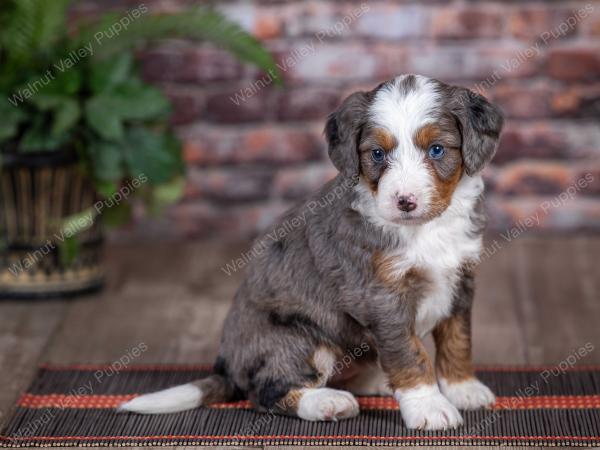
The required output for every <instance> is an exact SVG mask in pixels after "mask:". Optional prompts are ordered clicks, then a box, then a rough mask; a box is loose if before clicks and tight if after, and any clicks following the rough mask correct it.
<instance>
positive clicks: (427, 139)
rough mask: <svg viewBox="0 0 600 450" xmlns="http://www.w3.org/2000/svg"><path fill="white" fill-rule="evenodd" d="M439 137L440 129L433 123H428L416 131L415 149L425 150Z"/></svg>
mask: <svg viewBox="0 0 600 450" xmlns="http://www.w3.org/2000/svg"><path fill="white" fill-rule="evenodd" d="M439 136H440V129H439V127H438V126H437V125H436V124H434V123H429V124H427V125H425V126H423V127H421V128H419V129H418V130H417V132H416V133H415V138H414V143H415V145H416V146H417V147H419V148H421V149H424V150H427V149H428V148H429V146H430V145H431V144H432V143H433V142H435V140H436V139H438V138H439Z"/></svg>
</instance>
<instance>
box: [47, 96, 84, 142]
mask: <svg viewBox="0 0 600 450" xmlns="http://www.w3.org/2000/svg"><path fill="white" fill-rule="evenodd" d="M80 116H81V111H80V109H79V105H78V104H77V102H76V101H75V100H73V99H64V101H63V102H62V104H61V105H60V106H59V108H58V109H57V110H56V112H55V114H54V123H53V124H52V134H53V135H54V136H59V135H61V134H63V133H66V132H67V131H68V130H69V129H70V128H72V127H73V126H74V125H75V124H76V123H77V121H78V120H79V117H80Z"/></svg>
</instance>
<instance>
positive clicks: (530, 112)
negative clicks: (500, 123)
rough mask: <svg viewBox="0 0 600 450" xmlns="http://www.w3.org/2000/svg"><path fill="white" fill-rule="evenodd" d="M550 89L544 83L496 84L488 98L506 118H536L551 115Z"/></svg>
mask: <svg viewBox="0 0 600 450" xmlns="http://www.w3.org/2000/svg"><path fill="white" fill-rule="evenodd" d="M552 94H553V90H552V88H551V87H550V86H549V85H548V84H546V83H536V84H534V85H513V84H498V85H496V86H494V87H493V88H492V91H491V92H490V95H489V98H490V99H491V100H492V101H494V102H496V103H497V104H498V105H499V106H500V107H501V108H502V110H503V111H504V113H505V114H506V116H507V117H515V118H524V119H529V118H538V117H548V116H550V115H551V107H550V101H551V96H552Z"/></svg>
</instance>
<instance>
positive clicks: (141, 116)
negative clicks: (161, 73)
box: [113, 83, 170, 120]
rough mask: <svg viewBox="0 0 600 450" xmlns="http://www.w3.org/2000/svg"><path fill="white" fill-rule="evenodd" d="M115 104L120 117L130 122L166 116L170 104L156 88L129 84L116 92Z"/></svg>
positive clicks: (120, 87) (118, 88)
mask: <svg viewBox="0 0 600 450" xmlns="http://www.w3.org/2000/svg"><path fill="white" fill-rule="evenodd" d="M113 95H114V97H113V98H114V102H115V104H117V105H118V106H117V108H118V113H119V116H121V117H122V118H124V119H129V120H147V119H154V118H158V117H161V116H165V115H166V113H168V112H169V111H170V103H169V101H168V100H167V99H166V98H165V96H164V95H163V94H162V93H161V92H160V91H159V90H158V89H156V88H153V87H151V86H148V85H144V84H137V83H127V84H123V85H121V86H119V87H117V88H116V89H115V91H114V94H113Z"/></svg>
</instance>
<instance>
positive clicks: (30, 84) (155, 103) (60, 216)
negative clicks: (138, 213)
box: [0, 0, 276, 298]
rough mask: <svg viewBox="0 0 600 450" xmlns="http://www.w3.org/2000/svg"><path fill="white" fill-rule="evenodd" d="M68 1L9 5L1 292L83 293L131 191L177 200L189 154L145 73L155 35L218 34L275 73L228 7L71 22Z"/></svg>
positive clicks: (2, 18)
mask: <svg viewBox="0 0 600 450" xmlns="http://www.w3.org/2000/svg"><path fill="white" fill-rule="evenodd" d="M69 4H70V1H69V0H52V1H47V0H5V1H3V2H2V3H1V4H0V117H1V120H0V201H1V203H0V205H1V207H0V236H1V242H0V251H1V252H2V257H1V258H0V297H13V298H14V297H37V296H43V297H47V296H64V295H73V294H81V293H83V292H86V291H90V290H95V289H98V288H99V287H100V286H101V285H102V281H103V270H102V263H101V253H102V252H101V250H102V240H103V239H102V236H103V233H102V223H105V224H107V223H108V224H118V223H122V222H123V221H126V220H127V218H128V216H129V203H128V200H129V198H130V196H132V195H137V196H140V197H142V198H143V199H144V201H145V202H146V204H147V206H148V207H149V208H152V209H156V208H158V207H160V206H161V205H163V204H165V203H167V202H170V201H174V200H176V199H177V198H178V195H179V192H180V190H181V186H182V179H183V174H184V163H183V161H182V156H181V148H180V145H179V142H178V141H177V139H176V138H175V136H174V135H173V134H172V132H171V130H170V129H169V122H168V119H169V113H170V104H169V101H168V100H167V99H166V98H165V97H164V95H163V94H162V93H161V92H160V91H159V90H158V89H156V88H154V87H152V86H150V85H148V84H147V83H145V82H144V81H143V80H142V79H141V78H140V76H139V73H138V70H137V68H136V64H135V60H134V57H133V52H134V50H135V49H137V48H139V46H141V45H144V44H146V43H148V42H149V41H152V40H155V39H160V38H165V37H186V38H193V39H200V40H206V41H209V42H212V43H214V44H216V45H218V46H220V47H222V48H224V49H226V50H228V51H229V52H231V53H232V54H234V55H235V56H236V57H238V58H239V59H241V60H243V61H246V62H250V63H253V64H255V65H256V66H258V67H259V68H261V69H263V70H268V71H270V72H271V73H276V68H275V66H274V62H273V59H272V57H271V55H270V54H269V53H268V52H267V51H266V50H265V49H264V48H263V47H262V46H261V45H260V43H259V42H258V41H256V40H255V39H254V38H253V37H252V36H250V35H249V34H247V33H245V32H244V31H243V30H242V29H241V28H240V27H239V26H237V25H236V24H234V23H231V22H230V21H228V20H227V19H225V18H224V17H223V16H222V15H221V14H219V13H217V12H215V11H212V10H207V9H203V8H193V9H189V10H186V11H183V12H180V13H175V14H160V15H153V14H151V13H150V12H149V11H148V8H147V7H146V6H145V5H143V4H141V5H139V6H138V7H137V8H135V9H133V10H131V11H128V12H127V13H126V14H122V15H117V14H107V15H105V16H103V17H102V18H101V19H100V20H97V21H94V22H88V23H80V24H77V26H76V27H75V29H74V30H71V31H69V30H68V27H67V13H68V7H69Z"/></svg>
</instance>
